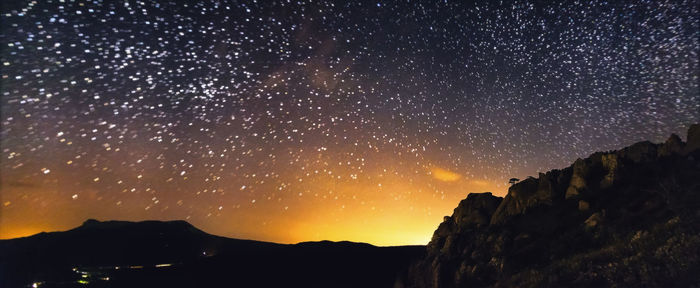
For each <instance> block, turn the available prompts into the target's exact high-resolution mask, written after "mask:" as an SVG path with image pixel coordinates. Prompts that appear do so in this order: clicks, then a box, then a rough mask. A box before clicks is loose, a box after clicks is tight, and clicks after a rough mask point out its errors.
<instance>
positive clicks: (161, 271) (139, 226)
mask: <svg viewBox="0 0 700 288" xmlns="http://www.w3.org/2000/svg"><path fill="white" fill-rule="evenodd" d="M424 250H425V249H424V246H398V247H377V246H373V245H370V244H366V243H354V242H348V241H342V242H331V241H320V242H302V243H299V244H277V243H269V242H260V241H253V240H239V239H231V238H225V237H220V236H214V235H210V234H207V233H205V232H203V231H201V230H199V229H197V228H195V227H194V226H192V225H190V224H189V223H187V222H185V221H167V222H162V221H143V222H127V221H105V222H101V221H97V220H92V219H91V220H88V221H85V223H83V225H81V226H79V227H77V228H75V229H72V230H69V231H65V232H49V233H45V232H43V233H39V234H36V235H33V236H29V237H23V238H17V239H10V240H0V275H2V277H0V287H29V286H31V285H32V284H33V283H38V286H39V287H209V286H223V287H280V286H292V287H389V286H391V285H392V284H393V283H394V280H395V279H396V277H397V275H398V274H399V273H400V272H401V271H402V270H404V269H406V268H407V266H408V265H409V263H411V261H415V260H416V259H418V258H419V257H421V256H422V254H423V253H424ZM83 275H85V276H83ZM106 279H107V280H106Z"/></svg>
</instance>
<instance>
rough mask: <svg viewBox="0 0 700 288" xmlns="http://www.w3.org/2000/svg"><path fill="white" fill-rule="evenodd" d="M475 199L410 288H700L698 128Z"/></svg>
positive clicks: (413, 275) (432, 246) (406, 283)
mask: <svg viewBox="0 0 700 288" xmlns="http://www.w3.org/2000/svg"><path fill="white" fill-rule="evenodd" d="M687 141H688V143H683V142H682V141H681V139H680V137H678V136H677V135H672V136H671V137H670V138H669V139H668V140H667V141H666V142H665V143H662V144H653V143H650V142H639V143H636V144H634V145H632V146H630V147H627V148H624V149H621V150H619V151H610V152H598V153H594V154H593V155H591V156H590V157H588V158H586V159H578V160H576V161H575V162H574V163H573V165H571V166H569V167H567V168H564V169H561V170H552V171H549V172H547V173H540V174H539V176H538V177H537V178H533V177H530V178H528V179H526V180H523V181H520V182H519V183H517V184H515V185H513V186H511V187H510V189H509V190H508V194H507V195H506V197H505V198H501V197H495V196H493V195H491V193H480V194H469V195H468V196H467V198H466V199H464V200H462V201H461V202H460V203H459V206H457V208H456V209H455V210H454V213H453V214H452V216H448V217H445V220H444V222H443V223H442V224H440V226H439V227H438V229H437V230H436V231H435V233H434V235H433V238H432V240H431V241H430V243H429V244H428V246H427V248H426V249H427V253H426V256H425V258H424V259H423V260H422V261H420V262H418V263H417V264H415V265H412V266H411V268H410V269H409V272H408V274H407V275H404V278H402V279H400V280H399V281H398V283H397V284H398V285H397V286H403V287H611V286H616V287H691V286H693V287H700V125H692V126H691V127H690V129H689V131H688V137H687Z"/></svg>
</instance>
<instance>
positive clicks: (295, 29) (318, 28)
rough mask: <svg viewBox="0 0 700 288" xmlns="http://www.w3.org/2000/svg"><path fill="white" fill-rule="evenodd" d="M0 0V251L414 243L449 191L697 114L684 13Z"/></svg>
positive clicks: (693, 23)
mask: <svg viewBox="0 0 700 288" xmlns="http://www.w3.org/2000/svg"><path fill="white" fill-rule="evenodd" d="M16 2H17V3H10V4H3V5H4V6H5V7H4V8H3V11H2V35H0V36H1V38H2V39H3V40H2V42H1V44H2V54H1V55H2V66H1V67H2V80H1V81H2V82H1V84H2V86H1V88H2V90H1V91H2V96H1V97H2V101H1V103H0V104H1V105H2V132H1V134H0V137H1V139H2V142H1V144H2V163H1V164H2V165H1V169H2V170H1V175H2V188H1V190H0V192H1V193H0V197H2V198H1V199H0V201H1V203H0V205H1V206H0V213H1V214H0V227H2V228H0V237H4V238H7V237H16V236H20V235H26V234H29V233H35V232H38V231H41V230H56V229H67V228H70V227H73V226H76V225H79V224H80V222H82V221H84V220H85V219H87V218H98V219H101V220H106V219H128V220H143V219H186V220H188V221H190V222H192V223H193V224H195V225H197V226H199V227H203V228H205V230H206V231H208V232H211V233H216V234H221V235H226V236H231V237H243V238H255V239H261V240H270V241H279V242H296V241H302V240H316V239H333V240H342V239H349V240H356V241H369V242H371V243H377V244H406V243H425V242H427V240H428V239H429V237H430V235H431V233H432V230H433V229H435V227H436V225H437V224H438V223H439V222H440V220H441V217H442V216H443V215H447V214H450V213H451V209H452V208H454V207H455V206H456V204H457V203H458V201H459V199H462V198H464V197H465V196H466V194H467V193H469V192H481V191H492V192H494V193H495V194H498V195H503V194H504V193H505V191H506V189H507V179H508V178H510V177H525V176H527V175H536V173H537V172H539V171H547V170H550V169H554V168H561V167H564V166H567V165H568V164H569V163H570V162H572V161H573V160H575V159H576V158H577V157H585V156H587V155H588V154H590V153H592V152H595V151H600V150H610V149H616V148H620V147H623V146H625V145H629V144H631V143H634V142H636V141H641V140H652V141H663V140H664V139H665V137H667V136H668V135H669V134H670V133H672V132H675V133H679V134H680V133H681V132H682V131H685V129H686V128H687V127H688V126H689V124H691V123H693V122H699V121H700V112H699V111H700V91H699V89H698V83H699V82H700V81H698V74H699V70H700V69H699V67H698V50H699V47H700V43H699V39H700V32H699V31H700V25H699V23H700V21H699V18H700V16H699V15H700V11H698V10H699V8H698V7H700V3H698V1H665V2H664V1H624V3H618V2H623V1H612V2H604V1H586V2H584V1H566V3H553V4H546V3H545V4H543V3H537V2H539V1H535V2H526V1H501V2H497V1H483V2H481V1H479V2H476V3H467V2H471V1H442V2H435V3H430V4H427V3H419V1H400V2H396V3H394V2H364V1H363V3H344V2H345V1H337V2H323V1H313V2H306V1H257V2H256V1H252V2H251V1H244V2H228V1H201V2H199V3H196V2H195V1H192V2H191V3H189V4H184V2H183V3H175V2H165V1H150V0H148V1H69V0H66V1H31V2H26V1H16ZM426 2H427V1H426ZM431 2H432V1H431Z"/></svg>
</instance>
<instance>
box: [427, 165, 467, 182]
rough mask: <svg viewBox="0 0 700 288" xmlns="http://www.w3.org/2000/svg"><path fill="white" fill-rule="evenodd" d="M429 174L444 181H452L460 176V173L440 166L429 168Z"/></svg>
mask: <svg viewBox="0 0 700 288" xmlns="http://www.w3.org/2000/svg"><path fill="white" fill-rule="evenodd" d="M430 174H431V175H433V178H435V179H437V180H440V181H444V182H454V181H457V180H459V179H460V178H462V175H459V174H457V173H455V172H452V171H450V170H446V169H442V168H440V167H433V168H431V169H430Z"/></svg>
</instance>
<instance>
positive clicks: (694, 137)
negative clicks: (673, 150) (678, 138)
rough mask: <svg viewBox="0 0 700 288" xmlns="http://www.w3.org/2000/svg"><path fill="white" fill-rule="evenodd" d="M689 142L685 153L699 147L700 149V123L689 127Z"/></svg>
mask: <svg viewBox="0 0 700 288" xmlns="http://www.w3.org/2000/svg"><path fill="white" fill-rule="evenodd" d="M686 139H687V140H688V141H687V144H686V146H685V153H686V154H687V153H691V152H692V151H695V150H697V149H700V124H693V125H691V126H690V129H688V137H687V138H686Z"/></svg>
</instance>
